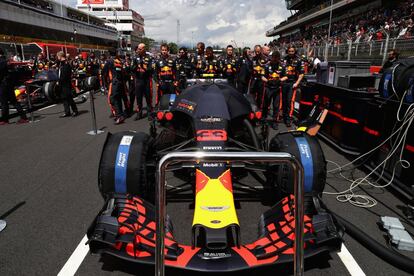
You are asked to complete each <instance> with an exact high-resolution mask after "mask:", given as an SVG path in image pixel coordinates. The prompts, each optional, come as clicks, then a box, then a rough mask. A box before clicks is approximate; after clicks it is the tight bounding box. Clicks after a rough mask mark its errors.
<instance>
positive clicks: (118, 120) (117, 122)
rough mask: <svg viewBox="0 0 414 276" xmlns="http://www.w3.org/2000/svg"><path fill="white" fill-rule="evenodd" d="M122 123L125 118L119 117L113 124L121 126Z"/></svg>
mask: <svg viewBox="0 0 414 276" xmlns="http://www.w3.org/2000/svg"><path fill="white" fill-rule="evenodd" d="M124 121H125V118H124V117H122V116H121V117H118V118H117V119H116V121H115V124H116V125H120V124H122V123H123V122H124Z"/></svg>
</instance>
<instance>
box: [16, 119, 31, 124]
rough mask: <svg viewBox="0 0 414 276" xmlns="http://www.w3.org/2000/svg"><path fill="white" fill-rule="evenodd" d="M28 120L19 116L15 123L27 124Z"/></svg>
mask: <svg viewBox="0 0 414 276" xmlns="http://www.w3.org/2000/svg"><path fill="white" fill-rule="evenodd" d="M28 122H29V120H28V119H26V118H21V119H20V120H18V121H17V124H18V125H21V124H27V123H28Z"/></svg>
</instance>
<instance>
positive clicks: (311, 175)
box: [267, 131, 327, 196]
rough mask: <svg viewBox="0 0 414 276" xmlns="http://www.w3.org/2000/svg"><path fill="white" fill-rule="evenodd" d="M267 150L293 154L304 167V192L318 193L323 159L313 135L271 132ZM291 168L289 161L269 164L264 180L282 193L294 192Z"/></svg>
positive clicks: (323, 181)
mask: <svg viewBox="0 0 414 276" xmlns="http://www.w3.org/2000/svg"><path fill="white" fill-rule="evenodd" d="M269 151H271V152H286V153H290V154H291V155H293V156H295V157H296V158H297V159H298V160H299V162H301V164H302V166H303V168H304V173H305V175H304V182H305V194H307V195H321V194H322V192H323V190H324V188H325V184H326V173H327V172H326V160H325V155H324V154H323V151H322V148H321V146H320V144H319V142H318V140H317V138H315V137H314V136H309V135H308V134H306V133H304V132H299V131H294V132H285V133H281V134H278V135H276V136H274V137H273V138H272V139H271V141H270V146H269ZM293 179H294V176H293V169H292V166H290V165H278V166H272V167H270V169H269V170H268V173H267V183H268V185H270V187H271V188H277V189H278V190H279V192H281V193H282V196H283V195H286V194H293V193H294V186H293V184H294V183H293Z"/></svg>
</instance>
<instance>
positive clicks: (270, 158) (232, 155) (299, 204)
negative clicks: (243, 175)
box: [155, 151, 304, 276]
mask: <svg viewBox="0 0 414 276" xmlns="http://www.w3.org/2000/svg"><path fill="white" fill-rule="evenodd" d="M204 161H209V162H223V161H224V162H229V163H230V164H231V163H232V162H235V161H236V162H244V161H255V162H265V163H280V164H283V163H285V164H291V165H292V167H293V172H294V175H293V177H294V195H295V201H294V203H295V214H294V217H295V243H294V275H303V273H304V248H303V246H304V240H303V238H304V233H303V229H304V202H303V201H304V199H303V198H304V188H303V185H304V184H303V183H304V182H303V176H304V170H303V167H302V164H301V163H300V162H299V161H298V160H297V159H296V158H295V157H294V156H292V155H290V154H288V153H280V152H202V151H198V152H172V153H169V154H167V155H165V156H164V157H163V158H162V159H161V160H160V162H159V163H158V166H157V185H156V217H157V218H156V221H157V227H156V235H157V236H156V248H155V276H164V275H165V264H164V257H165V252H164V238H165V218H166V207H165V206H166V194H165V182H166V169H167V167H168V166H169V165H170V164H171V163H173V162H195V163H198V162H204Z"/></svg>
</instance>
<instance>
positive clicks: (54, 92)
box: [42, 81, 59, 103]
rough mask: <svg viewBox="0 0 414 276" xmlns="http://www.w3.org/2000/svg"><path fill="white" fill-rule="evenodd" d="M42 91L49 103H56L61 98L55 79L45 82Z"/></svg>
mask: <svg viewBox="0 0 414 276" xmlns="http://www.w3.org/2000/svg"><path fill="white" fill-rule="evenodd" d="M42 91H43V94H44V95H45V97H46V99H47V101H48V102H49V103H56V102H57V101H58V100H59V95H58V86H57V84H56V82H55V81H49V82H46V83H44V84H43V86H42Z"/></svg>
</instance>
